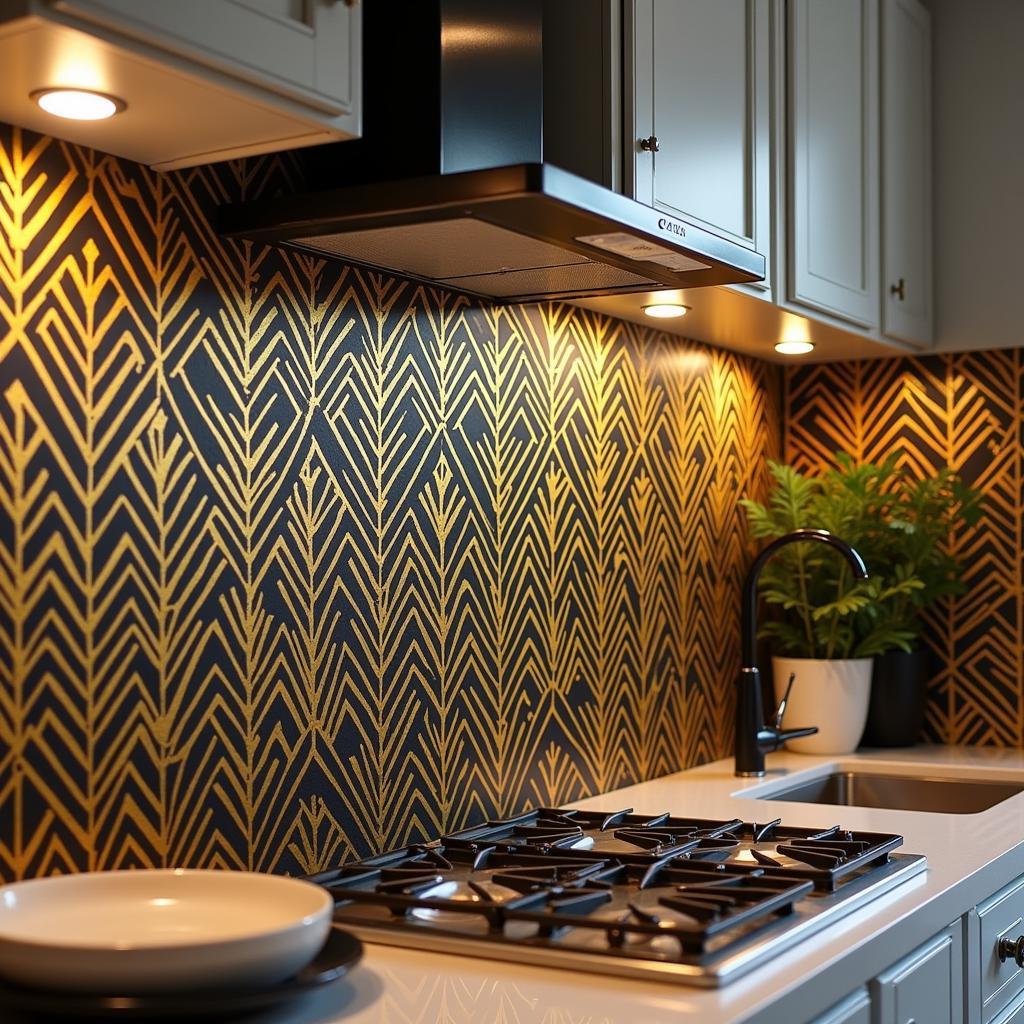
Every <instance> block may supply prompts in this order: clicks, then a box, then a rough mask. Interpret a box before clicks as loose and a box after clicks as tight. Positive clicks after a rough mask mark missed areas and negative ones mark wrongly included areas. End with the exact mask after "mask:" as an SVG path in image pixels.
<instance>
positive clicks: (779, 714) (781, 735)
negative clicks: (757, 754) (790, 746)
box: [759, 672, 818, 751]
mask: <svg viewBox="0 0 1024 1024" xmlns="http://www.w3.org/2000/svg"><path fill="white" fill-rule="evenodd" d="M794 679H796V673H795V672H790V673H789V680H788V681H787V683H786V692H785V693H784V694H783V695H782V700H780V701H779V706H778V709H777V710H776V712H775V721H774V723H773V724H772V725H769V726H766V727H765V728H764V730H763V731H762V733H761V736H760V737H759V738H760V739H761V741H762V743H763V745H764V749H765V750H766V751H772V750H778V749H779V747H781V746H782V744H783V743H785V742H786V741H787V740H795V739H799V738H800V737H801V736H813V735H814V734H815V733H816V732H817V731H818V727H817V726H816V725H810V726H806V727H805V728H798V729H783V728H782V719H783V716H784V715H785V714H786V705H787V704H788V703H789V695H790V693H791V691H792V689H793V680H794Z"/></svg>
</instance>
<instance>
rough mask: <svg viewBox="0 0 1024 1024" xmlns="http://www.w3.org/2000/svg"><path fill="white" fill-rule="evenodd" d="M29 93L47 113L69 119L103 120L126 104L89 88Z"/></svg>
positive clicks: (114, 97)
mask: <svg viewBox="0 0 1024 1024" xmlns="http://www.w3.org/2000/svg"><path fill="white" fill-rule="evenodd" d="M30 95H31V98H32V99H34V100H35V101H36V103H37V104H38V105H39V106H40V107H41V108H42V109H43V110H45V111H46V112H47V113H48V114H53V115H54V117H64V118H67V119H68V120H70V121H104V120H106V119H107V118H108V117H113V116H114V115H115V114H117V113H119V112H120V111H122V110H124V108H125V107H126V106H127V104H126V103H125V102H124V100H119V99H118V98H117V97H116V96H108V95H107V94H106V93H103V92H93V90H91V89H38V90H36V91H35V92H34V93H31V94H30Z"/></svg>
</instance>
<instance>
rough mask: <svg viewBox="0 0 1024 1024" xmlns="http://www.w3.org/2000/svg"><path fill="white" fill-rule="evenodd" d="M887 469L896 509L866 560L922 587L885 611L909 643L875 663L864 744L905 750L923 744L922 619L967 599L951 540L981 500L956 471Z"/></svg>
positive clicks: (976, 513)
mask: <svg viewBox="0 0 1024 1024" xmlns="http://www.w3.org/2000/svg"><path fill="white" fill-rule="evenodd" d="M839 465H840V469H839V471H840V472H843V471H845V470H846V467H847V466H849V465H852V463H850V461H849V460H848V458H846V457H843V458H841V460H840V464H839ZM886 466H888V467H889V471H890V473H891V474H892V475H893V480H894V483H893V486H892V487H891V489H890V504H889V505H888V506H887V507H886V509H885V511H884V514H883V517H882V522H881V523H880V524H879V526H878V529H877V530H876V531H875V535H874V536H873V537H872V538H871V541H870V544H869V553H868V554H867V555H866V556H865V557H868V558H870V559H871V560H872V562H873V563H874V564H875V565H877V566H878V571H879V573H880V574H882V575H884V576H886V577H888V578H890V579H891V578H896V577H898V576H903V577H906V578H909V577H911V576H913V577H915V578H916V579H919V580H920V581H921V584H922V585H921V586H920V587H917V588H915V589H913V590H910V591H907V592H904V593H900V594H898V595H896V596H895V597H894V599H893V600H892V601H890V602H887V603H886V604H885V606H884V607H883V608H881V609H880V614H879V622H880V624H881V623H885V624H887V625H888V627H890V628H891V630H892V631H893V632H898V633H899V634H900V635H901V636H902V637H904V638H905V642H901V643H900V644H899V645H898V646H897V647H894V648H892V649H890V650H887V651H885V652H880V653H878V654H876V656H875V664H874V675H873V678H874V682H873V683H872V688H871V700H870V704H869V707H868V720H867V727H866V729H865V732H864V738H863V741H864V743H865V744H867V745H870V746H876V747H904V746H909V745H911V744H913V743H916V742H917V741H918V739H919V738H920V736H921V733H922V731H923V728H924V716H925V697H926V690H927V683H928V675H929V673H928V651H927V648H926V647H925V644H924V641H923V636H922V633H923V630H924V625H925V620H924V618H923V613H924V612H925V611H926V610H927V609H928V608H930V607H932V606H933V605H935V604H936V603H937V602H939V601H942V600H944V599H947V598H949V597H952V596H954V595H956V594H960V593H963V590H964V584H963V581H962V578H961V575H962V567H961V565H960V563H959V561H958V560H957V558H956V557H955V556H954V555H953V554H952V553H951V552H950V549H949V541H950V540H951V539H952V538H953V537H955V536H956V534H957V533H958V532H960V531H961V530H962V529H963V528H965V527H969V526H973V525H974V524H975V523H977V522H978V519H979V518H980V516H981V514H982V496H981V493H980V492H979V491H977V490H975V489H974V488H971V487H968V486H967V485H966V484H965V483H964V482H963V481H962V480H961V479H960V477H958V476H957V475H956V474H955V473H954V472H953V471H952V470H949V469H941V470H939V471H938V472H937V473H935V474H934V475H933V476H929V477H925V478H923V479H918V480H914V479H911V478H910V477H909V476H908V475H907V474H906V473H902V472H897V471H896V469H895V457H893V458H892V459H890V460H887V462H886Z"/></svg>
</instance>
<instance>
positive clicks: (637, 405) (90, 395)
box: [0, 127, 781, 879]
mask: <svg viewBox="0 0 1024 1024" xmlns="http://www.w3.org/2000/svg"><path fill="white" fill-rule="evenodd" d="M295 174H297V171H296V169H295V167H293V166H291V165H290V164H289V163H288V161H287V159H283V158H273V157H268V158H261V159H256V160H252V161H248V162H244V163H231V164H222V165H216V166H212V167H205V168H200V169H196V170H191V171H186V172H180V173H174V174H168V175H159V174H155V173H152V172H150V171H148V170H147V169H145V168H142V167H139V166H137V165H133V164H130V163H127V162H124V161H120V160H117V159H115V158H112V157H108V156H104V155H102V154H98V153H95V152H92V151H89V150H85V149H81V148H78V147H74V146H70V145H67V144H64V143H61V142H58V141H56V140H52V139H48V138H44V137H39V136H36V135H32V134H29V133H26V132H20V131H18V130H15V129H12V128H5V127H0V225H2V229H0V876H2V877H4V878H8V879H10V878H18V877H23V876H32V875H40V874H46V873H52V872H63V871H67V870H73V869H90V868H117V867H125V866H132V865H164V864H167V865H206V866H225V867H234V868H253V869H260V870H275V871H291V872H308V871H313V870H317V869H320V868H322V867H324V866H326V865H328V864H330V863H336V862H338V861H339V860H341V859H343V858H346V857H350V856H353V855H355V854H366V853H367V852H369V851H378V850H381V849H382V848H387V847H390V846H394V845H397V844H400V843H404V842H407V841H411V840H417V839H423V838H427V837H433V836H436V835H438V834H440V833H441V832H443V831H444V830H447V829H452V828H455V827H457V826H460V825H463V824H464V823H466V822H468V821H472V820H479V819H481V818H483V817H484V816H485V815H492V814H495V813H507V812H511V811H514V810H516V809H517V808H520V807H523V806H524V805H526V804H529V803H533V802H536V801H545V802H555V801H563V800H568V799H571V798H574V797H579V796H582V795H584V794H588V793H591V792H594V791H596V790H600V789H605V788H608V787H612V786H617V785H620V784H624V783H627V782H630V781H633V780H635V779H638V778H643V777H648V776H653V775H657V774H661V773H664V772H667V771H670V770H672V769H676V768H678V767H680V766H682V765H688V764H692V763H695V762H699V761H703V760H707V759H710V758H713V757H716V756H719V755H721V754H723V753H724V752H725V751H726V749H727V747H728V744H729V743H730V742H731V739H730V737H731V710H730V702H731V698H732V676H733V672H734V670H735V667H736V665H735V659H736V655H735V654H734V653H733V652H735V649H736V648H735V644H734V643H733V642H732V641H733V638H734V637H735V634H736V630H737V610H738V609H737V595H738V581H739V579H740V577H741V573H742V570H743V565H744V561H745V547H744V544H745V541H744V530H743V524H742V520H741V518H740V516H739V513H738V512H737V508H736V500H737V498H738V497H740V496H741V495H745V494H757V493H759V492H760V491H761V490H762V488H763V485H764V483H765V481H764V478H763V477H764V471H763V464H764V458H765V457H766V456H772V455H778V454H779V450H780V444H781V423H780V418H779V413H780V403H781V393H780V388H781V379H780V378H779V377H778V375H777V372H776V371H775V370H773V369H771V368H770V367H768V366H766V365H764V364H761V363H758V362H756V361H752V360H748V359H744V358H741V357H738V356H735V355H731V354H727V353H722V352H716V351H712V350H710V349H706V348H703V347H700V346H698V345H695V344H689V343H683V342H680V341H679V340H678V339H674V338H672V337H670V336H669V335H666V334H661V333H657V332H654V331H651V330H648V329H644V328H639V327H636V326H633V325H626V324H621V323H618V322H615V321H611V320H608V319H605V318H602V317H600V316H597V315H594V314H590V313H583V312H580V311H578V310H574V309H572V308H570V307H568V306H564V305H558V304H554V305H543V306H537V307H521V308H520V307H512V308H509V307H504V308H503V307H492V306H488V305H479V304H471V303H470V302H468V301H467V300H466V299H465V298H464V297H459V296H457V295H453V294H450V293H447V292H441V291H435V290H431V289H429V288H425V287H421V286H419V285H415V284H411V283H409V282H406V281H401V280H395V279H391V278H388V277H383V276H380V275H378V274H373V273H369V272H365V271H361V270H356V269H353V268H346V267H342V266H340V265H337V264H324V263H321V262H319V261H317V260H315V259H312V258H309V257H306V256H301V255H296V254H288V253H284V252H280V251H276V250H271V249H267V248H263V247H258V246H254V245H252V244H249V243H233V242H226V241H224V240H223V239H221V238H220V237H218V235H217V232H216V230H215V228H214V226H213V224H212V217H213V212H214V210H215V209H216V207H217V206H218V205H220V204H221V203H223V202H225V201H227V200H230V199H235V198H239V197H251V196H253V195H256V194H258V193H263V194H266V193H268V192H270V191H272V190H274V189H277V188H280V187H281V186H282V185H286V184H289V183H290V184H296V182H295V181H293V180H292V178H293V176H294V175H295ZM723 652H724V656H723Z"/></svg>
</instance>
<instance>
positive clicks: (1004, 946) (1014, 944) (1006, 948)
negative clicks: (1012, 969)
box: [996, 935, 1024, 967]
mask: <svg viewBox="0 0 1024 1024" xmlns="http://www.w3.org/2000/svg"><path fill="white" fill-rule="evenodd" d="M996 953H997V955H998V956H999V962H1000V963H1006V961H1007V960H1010V959H1012V960H1013V962H1014V963H1015V964H1016V965H1017V966H1018V967H1024V935H1018V936H1017V938H1015V939H1006V938H1003V939H1000V940H999V945H998V946H996Z"/></svg>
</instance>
